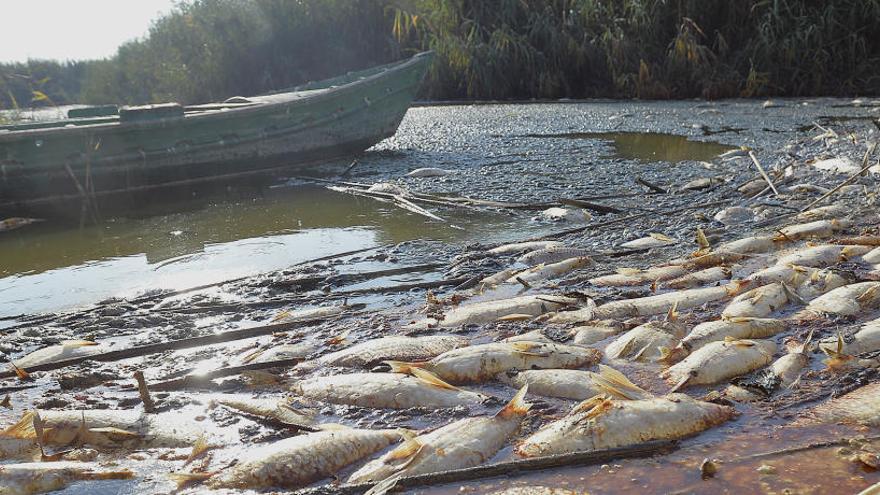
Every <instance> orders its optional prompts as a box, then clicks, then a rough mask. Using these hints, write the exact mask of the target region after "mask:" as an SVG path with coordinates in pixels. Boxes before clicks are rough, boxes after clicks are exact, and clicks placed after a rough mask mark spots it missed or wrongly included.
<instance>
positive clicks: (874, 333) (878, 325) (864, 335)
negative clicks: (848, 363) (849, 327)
mask: <svg viewBox="0 0 880 495" xmlns="http://www.w3.org/2000/svg"><path fill="white" fill-rule="evenodd" d="M842 342H843V346H842V348H841V349H840V350H839V352H844V353H846V354H850V355H856V354H864V353H866V352H874V351H877V350H880V318H878V319H876V320H872V321H869V322H867V323H865V324H864V325H862V327H861V328H859V331H858V332H856V333H855V334H854V335H853V336H852V337H851V338H846V339H842ZM837 343H838V339H837V337H834V338H831V339H823V340H822V341H821V342H820V343H819V348H820V349H823V350H825V349H827V350H834V349H836V347H837Z"/></svg>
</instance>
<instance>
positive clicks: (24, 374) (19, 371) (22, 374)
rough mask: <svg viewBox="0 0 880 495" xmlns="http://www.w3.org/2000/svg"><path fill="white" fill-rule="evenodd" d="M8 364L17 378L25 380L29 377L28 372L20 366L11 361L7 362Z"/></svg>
mask: <svg viewBox="0 0 880 495" xmlns="http://www.w3.org/2000/svg"><path fill="white" fill-rule="evenodd" d="M9 366H12V371H13V372H14V373H15V376H16V377H18V379H19V380H27V379H29V378H30V377H31V374H30V373H28V372H27V371H25V370H24V369H22V368H19V367H18V366H16V364H15V363H13V362H12V361H10V362H9Z"/></svg>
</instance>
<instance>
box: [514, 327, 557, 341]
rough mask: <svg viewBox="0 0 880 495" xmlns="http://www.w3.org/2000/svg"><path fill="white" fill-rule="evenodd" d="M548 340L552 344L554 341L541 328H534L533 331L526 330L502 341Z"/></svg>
mask: <svg viewBox="0 0 880 495" xmlns="http://www.w3.org/2000/svg"><path fill="white" fill-rule="evenodd" d="M523 341H526V342H547V343H550V344H552V343H553V342H554V341H553V340H552V339H550V338H548V337H547V336H546V335H544V332H543V331H542V330H540V329H538V330H532V331H531V332H526V333H523V334H520V335H514V336H513V337H508V338H506V339H504V340H503V341H502V342H523Z"/></svg>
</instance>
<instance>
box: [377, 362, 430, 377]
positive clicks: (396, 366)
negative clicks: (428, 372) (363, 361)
mask: <svg viewBox="0 0 880 495" xmlns="http://www.w3.org/2000/svg"><path fill="white" fill-rule="evenodd" d="M382 362H383V363H384V364H387V365H388V366H390V367H391V372H392V373H405V374H407V375H411V374H413V373H412V371H413V370H414V369H416V368H424V367H425V366H426V365H427V363H408V362H406V361H382Z"/></svg>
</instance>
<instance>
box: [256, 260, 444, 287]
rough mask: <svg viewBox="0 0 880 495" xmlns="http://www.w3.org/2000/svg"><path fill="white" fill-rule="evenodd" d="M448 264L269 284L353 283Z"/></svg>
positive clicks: (431, 268)
mask: <svg viewBox="0 0 880 495" xmlns="http://www.w3.org/2000/svg"><path fill="white" fill-rule="evenodd" d="M444 266H446V265H444V264H442V263H425V264H423V265H412V266H403V267H399V268H387V269H384V270H374V271H369V272H355V273H340V274H338V275H330V276H322V277H304V278H299V279H287V280H278V281H276V282H272V283H271V284H269V287H273V288H289V287H313V286H315V285H317V284H319V283H321V282H325V283H334V284H338V283H353V282H362V281H364V280H371V279H374V278H381V277H388V276H390V275H402V274H408V273H417V272H426V271H429V270H435V269H437V268H442V267H444Z"/></svg>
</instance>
